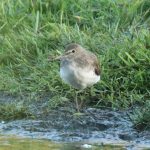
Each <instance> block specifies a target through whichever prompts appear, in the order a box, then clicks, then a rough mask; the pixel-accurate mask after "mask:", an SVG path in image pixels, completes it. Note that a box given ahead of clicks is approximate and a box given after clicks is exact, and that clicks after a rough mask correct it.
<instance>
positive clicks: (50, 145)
mask: <svg viewBox="0 0 150 150" xmlns="http://www.w3.org/2000/svg"><path fill="white" fill-rule="evenodd" d="M85 149H88V150H112V149H114V150H125V149H124V148H123V147H121V146H113V145H107V146H102V145H91V146H90V148H87V147H84V144H82V143H60V142H51V141H48V140H39V139H27V138H16V137H9V138H8V137H5V136H0V150H85Z"/></svg>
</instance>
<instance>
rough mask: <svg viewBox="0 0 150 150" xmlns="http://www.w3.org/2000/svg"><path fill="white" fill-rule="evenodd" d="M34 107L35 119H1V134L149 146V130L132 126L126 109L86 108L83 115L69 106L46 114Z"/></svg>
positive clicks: (129, 149) (131, 148)
mask: <svg viewBox="0 0 150 150" xmlns="http://www.w3.org/2000/svg"><path fill="white" fill-rule="evenodd" d="M41 103H43V102H41ZM36 108H37V109H36V110H34V113H35V114H36V118H35V119H22V120H14V121H3V120H1V122H0V134H1V135H5V136H10V135H17V136H21V137H25V138H35V139H46V140H51V141H56V142H67V143H68V142H69V143H72V142H82V143H87V144H94V143H97V144H101V145H102V144H104V145H105V144H119V145H120V144H121V145H123V146H124V148H125V149H127V150H137V149H144V148H147V149H150V132H149V131H143V132H138V131H137V130H136V129H134V127H133V123H132V121H131V120H130V118H129V114H130V111H129V110H128V111H113V110H111V109H97V108H85V109H83V110H82V114H76V113H73V111H72V110H71V109H69V110H68V107H59V108H57V109H55V110H49V111H48V112H47V113H45V109H44V107H42V108H41V107H40V108H41V109H38V107H36Z"/></svg>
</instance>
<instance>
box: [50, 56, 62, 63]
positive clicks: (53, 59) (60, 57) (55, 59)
mask: <svg viewBox="0 0 150 150" xmlns="http://www.w3.org/2000/svg"><path fill="white" fill-rule="evenodd" d="M62 58H64V55H60V56H56V57H53V56H49V57H48V61H49V62H51V61H60V60H61V59H62Z"/></svg>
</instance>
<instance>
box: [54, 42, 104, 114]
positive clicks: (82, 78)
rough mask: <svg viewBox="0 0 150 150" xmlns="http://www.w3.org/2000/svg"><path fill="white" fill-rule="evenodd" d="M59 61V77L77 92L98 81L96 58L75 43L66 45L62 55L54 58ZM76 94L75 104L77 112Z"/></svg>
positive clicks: (98, 68)
mask: <svg viewBox="0 0 150 150" xmlns="http://www.w3.org/2000/svg"><path fill="white" fill-rule="evenodd" d="M55 60H60V77H61V79H62V80H63V81H64V82H65V83H66V84H68V85H70V86H72V87H73V88H75V89H77V90H84V89H85V88H87V87H91V86H92V85H94V84H96V83H97V82H98V81H99V80H100V73H101V72H100V63H99V61H98V58H97V56H96V55H95V54H94V53H93V52H91V51H89V50H86V49H85V48H83V47H82V46H81V45H79V44H77V43H71V44H68V45H67V46H66V48H65V52H64V54H62V55H60V56H58V57H56V58H55ZM77 95H78V92H76V96H75V102H76V108H77V111H78V112H79V111H80V110H79V105H78V100H77Z"/></svg>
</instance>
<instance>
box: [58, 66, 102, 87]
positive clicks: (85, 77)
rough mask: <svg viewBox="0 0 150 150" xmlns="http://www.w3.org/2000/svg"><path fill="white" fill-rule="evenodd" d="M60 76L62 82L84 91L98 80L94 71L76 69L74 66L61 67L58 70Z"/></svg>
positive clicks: (98, 77)
mask: <svg viewBox="0 0 150 150" xmlns="http://www.w3.org/2000/svg"><path fill="white" fill-rule="evenodd" d="M60 76H61V78H62V79H63V80H64V82H66V83H68V84H70V85H72V86H73V87H75V88H77V89H84V88H86V87H88V86H92V85H93V84H95V83H97V82H98V81H99V80H100V76H99V75H96V74H95V72H94V69H88V68H76V67H75V66H63V67H61V68H60Z"/></svg>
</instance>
